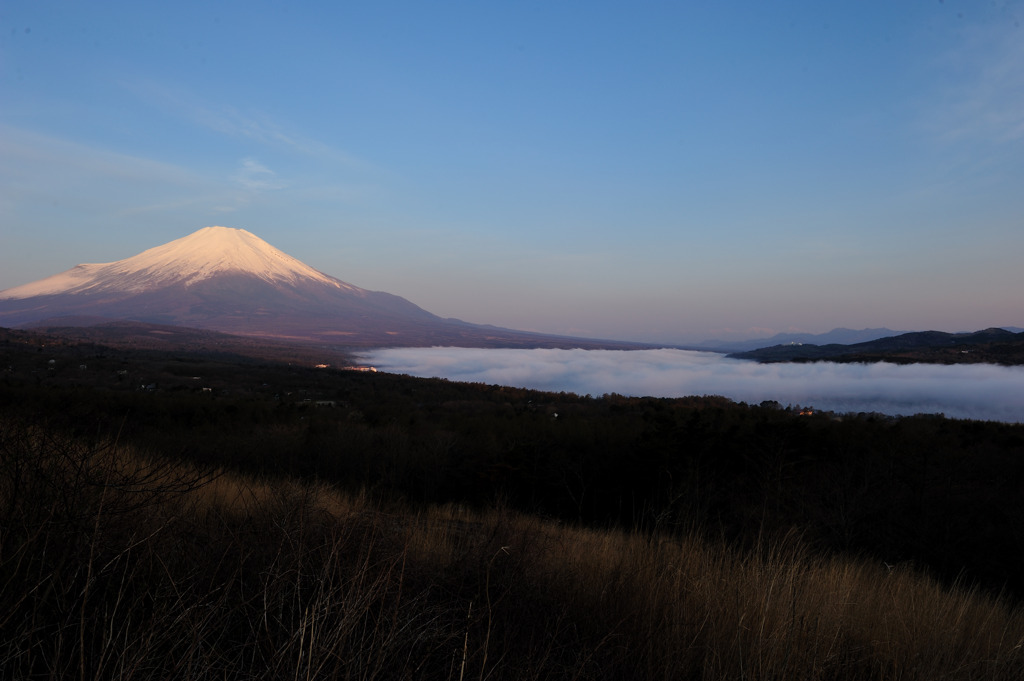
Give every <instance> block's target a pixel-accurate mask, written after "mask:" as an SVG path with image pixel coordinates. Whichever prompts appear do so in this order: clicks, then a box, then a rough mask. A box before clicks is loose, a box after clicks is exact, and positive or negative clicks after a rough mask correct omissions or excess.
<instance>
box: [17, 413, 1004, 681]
mask: <svg viewBox="0 0 1024 681" xmlns="http://www.w3.org/2000/svg"><path fill="white" fill-rule="evenodd" d="M0 456H2V470H0V473H2V477H0V513H2V514H3V515H2V517H0V520H2V524H0V530H2V532H3V534H2V535H0V633H2V636H0V670H3V671H2V675H3V676H4V677H5V678H86V677H88V678H96V679H128V678H131V679H147V678H161V679H163V678H189V679H193V678H196V679H200V678H221V679H241V678H246V679H251V678H256V679H262V678H267V679H269V678H273V679H278V678H290V679H313V678H316V679H327V678H359V679H375V678H379V679H393V678H417V679H419V678H422V679H435V678H436V679H460V680H461V679H531V678H534V679H540V678H545V679H547V678H567V679H568V678H602V679H604V678H623V679H709V680H718V679H722V680H724V679H787V680H788V679H929V680H931V679H1018V678H1020V677H1021V672H1022V670H1024V651H1022V643H1024V612H1022V611H1021V610H1020V609H1019V608H1013V607H1011V606H1010V605H1009V604H1007V603H1005V602H1002V601H1000V600H998V599H995V598H992V597H990V596H986V595H984V594H981V593H977V592H974V591H971V590H969V589H953V590H950V589H946V588H943V587H941V586H940V585H939V584H938V583H936V582H934V581H932V580H930V579H929V578H928V577H927V576H925V575H923V574H921V573H919V572H916V571H914V570H913V569H912V568H911V567H909V566H897V567H894V568H889V567H887V566H885V565H875V564H869V563H865V562H855V561H850V560H841V559H838V558H828V557H821V556H817V555H813V554H811V553H809V552H808V551H807V550H806V549H805V548H804V547H803V546H802V545H801V542H800V541H799V538H798V537H796V536H792V537H790V538H788V539H787V540H786V541H783V542H778V543H775V544H772V545H765V546H762V547H760V548H759V549H757V550H754V551H750V552H738V551H736V550H733V549H730V548H728V547H726V546H723V545H718V544H713V543H708V542H706V541H704V540H701V539H699V538H697V535H696V534H693V535H690V536H684V537H664V536H649V535H641V534H637V533H627V532H621V531H598V530H594V529H586V528H579V527H572V526H566V525H561V524H556V523H552V522H547V521H543V520H541V519H538V518H536V517H530V516H524V515H520V514H516V513H512V512H509V511H507V510H502V509H497V510H493V511H491V512H487V513H476V512H473V511H470V510H468V509H466V508H463V507H459V506H447V507H437V508H430V509H426V510H421V511H417V512H414V511H408V510H402V509H396V508H382V507H380V506H379V505H377V504H375V503H373V502H371V501H370V500H369V498H368V497H367V496H365V495H363V496H358V495H357V496H349V495H343V494H341V493H339V492H337V491H336V490H334V489H332V488H331V487H329V486H327V485H323V484H320V483H316V482H304V481H287V482H280V481H268V480H256V479H251V478H246V477H243V476H239V475H236V474H229V473H224V472H222V473H220V474H218V475H211V474H208V473H203V472H200V471H196V470H193V469H188V468H185V467H180V466H169V465H167V464H166V463H163V462H159V461H152V460H147V459H146V458H145V457H143V456H140V455H139V454H138V453H136V452H132V451H130V450H128V449H126V448H121V447H116V446H114V445H112V444H110V443H100V444H82V443H80V442H76V441H74V440H71V439H67V438H59V437H55V436H52V435H51V434H48V433H42V432H39V431H34V430H32V429H31V428H24V427H20V426H17V424H10V423H5V424H3V428H0Z"/></svg>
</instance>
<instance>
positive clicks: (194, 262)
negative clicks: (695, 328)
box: [0, 227, 608, 347]
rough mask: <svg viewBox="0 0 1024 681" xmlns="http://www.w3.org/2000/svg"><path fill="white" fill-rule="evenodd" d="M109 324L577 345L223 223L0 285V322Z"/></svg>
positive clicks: (308, 336) (354, 341)
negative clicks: (333, 267)
mask: <svg viewBox="0 0 1024 681" xmlns="http://www.w3.org/2000/svg"><path fill="white" fill-rule="evenodd" d="M113 320H133V321H140V322H148V323H155V324H170V325H176V326H186V327H193V328H200V329H210V330H214V331H221V332H225V333H232V334H240V335H246V336H260V337H266V338H275V339H291V340H300V341H320V342H327V343H331V344H336V345H363V346H366V345H378V346H383V345H392V346H394V345H407V346H408V345H471V346H473V345H475V346H534V347H537V346H566V347H567V346H573V347H580V346H581V343H579V342H578V341H577V340H576V339H565V338H559V337H551V336H543V335H539V334H531V333H527V332H520V331H513V330H509V329H498V328H495V327H489V326H479V325H475V324H468V323H466V322H462V321H459V320H457V319H443V318H441V317H438V316H436V315H434V314H431V313H430V312H427V311H426V310H424V309H423V308H421V307H418V306H417V305H415V304H413V303H411V302H409V301H408V300H406V299H404V298H401V297H399V296H396V295H392V294H390V293H384V292H381V291H368V290H366V289H362V288H359V287H358V286H354V285H352V284H349V283H346V282H344V281H342V280H340V279H337V278H335V277H332V276H329V275H327V274H324V273H323V272H320V271H318V270H316V269H314V268H312V267H310V266H309V265H306V264H305V263H303V262H301V261H299V260H297V259H296V258H293V257H292V256H290V255H288V254H286V253H283V252H282V251H280V250H278V249H276V248H274V247H273V246H271V245H270V244H268V243H267V242H266V241H263V240H262V239H260V238H259V237H257V236H256V235H254V234H251V233H250V232H247V231H245V230H244V229H233V228H229V227H206V228H204V229H200V230H199V231H197V232H194V233H192V234H190V235H188V236H186V237H183V238H181V239H176V240H175V241H171V242H169V243H166V244H164V245H162V246H157V247H155V248H151V249H149V250H147V251H143V252H142V253H139V254H138V255H135V256H132V257H130V258H125V259H124V260H118V261H116V262H110V263H99V264H83V265H78V266H76V267H73V268H71V269H70V270H68V271H66V272H62V273H60V274H56V275H54V276H52V277H47V278H46V279H41V280H39V281H35V282H32V283H29V284H24V285H22V286H16V287H14V288H9V289H7V290H5V291H0V326H7V327H18V326H21V327H24V326H35V327H40V326H43V327H46V326H83V325H92V324H96V323H101V322H104V321H113ZM602 346H603V347H607V346H608V344H606V343H605V344H602Z"/></svg>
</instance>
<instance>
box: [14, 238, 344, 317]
mask: <svg viewBox="0 0 1024 681" xmlns="http://www.w3.org/2000/svg"><path fill="white" fill-rule="evenodd" d="M226 272H231V273H243V274H249V275H252V276H255V277H257V278H259V279H263V280H264V281H267V282H270V283H274V284H293V285H294V284H299V283H301V282H304V281H305V282H306V283H311V282H319V283H321V284H327V285H328V286H329V287H334V288H341V289H348V290H352V291H355V290H358V289H357V288H356V287H354V286H351V285H350V284H346V283H345V282H343V281H340V280H338V279H335V278H334V277H329V276H327V275H326V274H324V273H323V272H319V271H317V270H315V269H313V268H312V267H310V266H309V265H306V264H305V263H303V262H300V261H299V260H297V259H295V258H293V257H292V256H290V255H288V254H287V253H283V252H281V251H279V250H278V249H276V248H274V247H273V246H271V245H270V244H268V243H267V242H266V241H264V240H263V239H261V238H259V237H258V236H256V235H255V234H252V233H251V232H247V231H245V230H244V229H232V228H230V227H204V228H203V229H200V230H199V231H198V232H193V233H192V234H189V235H188V236H186V237H183V238H181V239H176V240H174V241H171V242H170V243H166V244H164V245H163V246H157V247H156V248H150V249H149V250H147V251H143V252H142V253H139V254H138V255H134V256H132V257H130V258H125V259H124V260H118V261H117V262H111V263H103V264H85V265H78V266H76V267H73V268H72V269H70V270H68V271H67V272H62V273H60V274H56V275H54V276H52V277H47V278H46V279H41V280H39V281H36V282H33V283H31V284H25V285H23V286H16V287H14V288H10V289H7V290H6V291H0V300H2V299H15V298H31V297H34V296H44V295H57V294H68V293H98V292H101V291H108V292H112V293H119V292H120V293H123V292H134V293H141V292H144V291H147V290H155V289H158V288H161V287H165V286H172V285H177V284H182V285H184V286H189V285H191V284H195V283H197V282H200V281H202V280H204V279H209V278H210V277H214V276H217V275H220V274H224V273H226Z"/></svg>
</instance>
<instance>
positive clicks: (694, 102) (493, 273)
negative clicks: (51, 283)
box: [0, 0, 1024, 344]
mask: <svg viewBox="0 0 1024 681" xmlns="http://www.w3.org/2000/svg"><path fill="white" fill-rule="evenodd" d="M1022 21H1024V2H1022V1H1021V0H1016V1H1011V2H996V3H984V4H981V3H967V2H963V1H961V0H947V1H945V2H941V1H938V0H936V1H934V2H923V3H897V4H894V3H888V2H863V3H854V4H845V5H837V4H834V3H815V2H809V1H803V2H790V3H785V4H782V5H779V4H775V3H770V4H765V3H756V2H739V3H731V4H729V5H728V6H725V5H695V6H687V5H682V4H674V3H665V4H657V5H653V6H644V7H626V6H623V5H621V4H619V3H612V2H604V1H598V2H593V3H586V4H554V5H553V4H550V3H541V4H522V3H518V4H511V5H494V4H480V3H463V2H439V3H429V4H423V3H413V2H408V1H403V2H387V1H384V2H380V3H366V4H364V5H354V6H337V5H335V4H332V3H313V4H308V5H303V6H302V7H301V8H296V7H292V6H285V5H279V4H274V3H265V2H251V3H245V4H242V3H230V2H229V3H218V4H216V5H210V4H208V3H198V2H182V3H175V4H173V5H148V4H145V3H143V4H140V3H129V2H123V1H119V0H116V1H113V2H107V3H100V4H87V5H86V4H79V3H57V5H51V4H40V3H30V2H23V1H21V0H15V1H13V2H9V3H7V4H6V5H5V11H4V14H3V16H2V17H0V91H2V92H3V95H2V101H3V106H2V107H0V218H2V219H0V290H2V289H7V288H11V287H15V286H19V285H22V284H26V283H29V282H32V281H35V280H38V279H41V278H44V277H47V276H50V275H53V274H57V273H59V272H63V271H65V270H67V269H69V268H71V267H73V266H74V265H77V264H80V263H95V262H111V261H115V260H120V259H123V258H127V257H130V256H133V255H135V254H137V253H140V252H142V251H143V250H146V249H148V248H152V247H154V246H158V245H161V244H164V243H167V242H169V241H171V240H174V239H177V238H180V237H183V236H185V235H187V234H190V233H192V232H194V231H196V230H198V229H200V228H202V227H206V226H212V225H225V226H229V227H238V228H243V229H246V230H248V231H250V232H252V233H254V234H256V235H257V236H259V237H260V238H262V239H265V240H266V241H268V242H269V243H270V244H272V245H273V246H275V247H277V248H279V249H281V250H282V251H284V252H285V253H288V254H289V255H292V256H294V257H296V258H298V259H299V260H301V261H302V262H304V263H306V264H308V265H310V266H312V267H314V268H316V269H318V270H320V271H322V272H324V273H326V274H329V275H331V276H334V277H337V278H340V279H343V280H345V281H348V282H351V283H352V284H355V285H356V286H360V287H362V288H366V289H370V290H376V291H386V292H388V293H393V294H395V295H399V296H402V297H404V298H407V299H408V300H410V301H412V302H413V303H415V304H417V305H419V306H421V307H423V308H424V309H426V310H428V311H430V312H432V313H434V314H437V315H440V316H442V317H454V318H458V319H462V320H465V321H468V322H472V323H478V324H492V325H495V326H500V327H506V328H512V329H521V330H526V331H537V332H541V333H548V334H560V335H569V336H577V337H589V338H606V339H617V340H632V341H642V342H650V343H673V344H685V343H697V342H701V341H705V340H711V339H721V340H741V339H747V338H764V337H770V336H772V335H774V334H776V333H779V332H806V333H824V332H827V331H829V330H831V329H833V328H836V327H845V328H851V329H863V328H877V327H888V328H891V329H909V330H925V329H935V330H940V331H949V332H957V331H972V330H977V329H983V328H987V327H992V326H1004V325H1011V326H1024V297H1022V296H1021V295H1020V291H1022V290H1024V268H1021V267H1020V265H1019V263H1020V260H1021V255H1022V254H1024V229H1022V227H1024V225H1022V223H1021V216H1022V215H1024V192H1021V191H1020V187H1021V186H1024V33H1022V31H1024V28H1022V26H1021V24H1022Z"/></svg>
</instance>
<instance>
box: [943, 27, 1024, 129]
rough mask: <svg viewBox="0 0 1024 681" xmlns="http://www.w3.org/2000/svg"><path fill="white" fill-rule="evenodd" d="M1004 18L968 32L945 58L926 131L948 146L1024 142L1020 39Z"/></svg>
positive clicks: (1023, 60)
mask: <svg viewBox="0 0 1024 681" xmlns="http://www.w3.org/2000/svg"><path fill="white" fill-rule="evenodd" d="M1022 30H1024V28H1021V27H1020V26H1018V25H1015V24H1014V22H1013V21H1012V20H1010V19H1008V18H1004V19H1003V21H1001V22H999V23H996V24H992V25H989V26H977V27H972V28H971V29H969V30H967V31H965V32H964V34H963V41H962V43H961V44H959V45H958V46H957V47H956V48H955V49H953V50H950V51H949V52H948V53H946V54H945V55H944V58H943V59H942V60H941V62H940V68H941V69H942V72H943V75H944V82H946V83H947V85H945V86H944V87H943V88H942V90H941V91H940V92H939V93H938V95H937V98H936V99H935V100H933V101H932V103H931V104H930V107H929V111H928V113H927V120H928V121H929V125H930V127H931V128H932V129H933V130H935V131H936V132H937V133H938V134H939V136H940V137H941V138H942V139H944V140H947V141H957V140H967V141H978V140H988V141H991V142H996V143H1002V142H1009V141H1019V140H1022V139H1024V35H1022V34H1021V31H1022Z"/></svg>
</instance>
